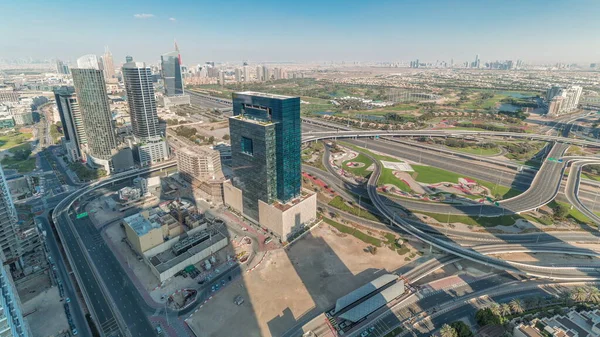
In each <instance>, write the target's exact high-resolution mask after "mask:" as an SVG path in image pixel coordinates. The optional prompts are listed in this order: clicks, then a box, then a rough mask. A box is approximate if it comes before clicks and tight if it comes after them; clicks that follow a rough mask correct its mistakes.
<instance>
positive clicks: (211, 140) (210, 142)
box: [208, 136, 215, 144]
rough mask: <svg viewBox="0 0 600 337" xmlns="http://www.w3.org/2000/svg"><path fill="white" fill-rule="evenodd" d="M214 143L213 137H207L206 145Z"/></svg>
mask: <svg viewBox="0 0 600 337" xmlns="http://www.w3.org/2000/svg"><path fill="white" fill-rule="evenodd" d="M214 142H215V137H214V136H210V137H208V143H209V144H212V143H214Z"/></svg>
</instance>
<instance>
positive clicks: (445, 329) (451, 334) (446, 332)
mask: <svg viewBox="0 0 600 337" xmlns="http://www.w3.org/2000/svg"><path fill="white" fill-rule="evenodd" d="M440 337H458V333H457V332H456V330H454V328H453V327H451V326H449V325H448V324H444V325H443V326H442V328H441V329H440Z"/></svg>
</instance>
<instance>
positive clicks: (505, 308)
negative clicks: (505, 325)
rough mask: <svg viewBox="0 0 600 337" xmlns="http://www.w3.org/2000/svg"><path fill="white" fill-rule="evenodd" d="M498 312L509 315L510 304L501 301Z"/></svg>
mask: <svg viewBox="0 0 600 337" xmlns="http://www.w3.org/2000/svg"><path fill="white" fill-rule="evenodd" d="M500 313H501V314H502V316H508V315H510V305H508V304H507V303H502V304H501V305H500Z"/></svg>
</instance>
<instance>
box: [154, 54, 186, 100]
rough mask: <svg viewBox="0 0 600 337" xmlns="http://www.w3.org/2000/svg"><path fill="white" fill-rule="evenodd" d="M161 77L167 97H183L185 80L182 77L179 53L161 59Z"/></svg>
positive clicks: (162, 56) (163, 56)
mask: <svg viewBox="0 0 600 337" xmlns="http://www.w3.org/2000/svg"><path fill="white" fill-rule="evenodd" d="M160 65H161V75H162V79H163V85H164V87H165V94H166V95H167V96H176V95H183V94H184V89H183V78H182V77H181V64H180V55H179V52H178V51H174V52H170V53H167V54H164V55H161V57H160Z"/></svg>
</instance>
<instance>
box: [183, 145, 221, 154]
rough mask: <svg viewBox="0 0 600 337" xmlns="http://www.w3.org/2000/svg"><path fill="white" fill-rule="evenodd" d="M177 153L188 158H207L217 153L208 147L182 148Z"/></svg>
mask: <svg viewBox="0 0 600 337" xmlns="http://www.w3.org/2000/svg"><path fill="white" fill-rule="evenodd" d="M177 151H178V152H180V153H184V154H186V155H188V156H206V155H212V154H214V153H215V152H217V151H216V150H213V149H211V148H210V147H208V146H194V147H193V148H190V147H186V146H182V147H180V148H179V149H178V150H177Z"/></svg>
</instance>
